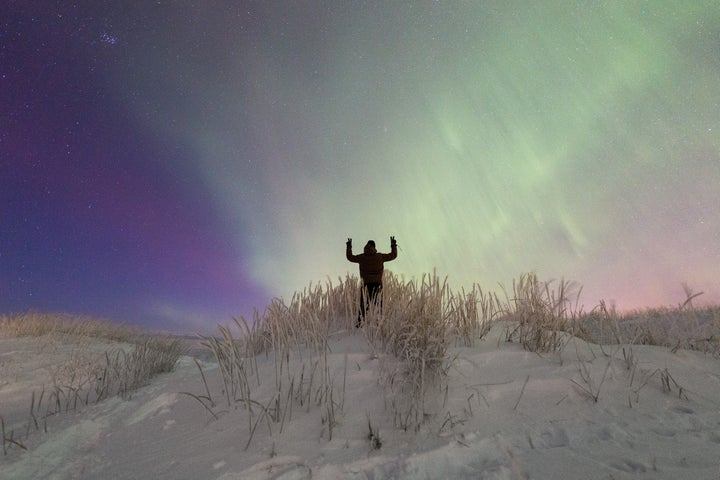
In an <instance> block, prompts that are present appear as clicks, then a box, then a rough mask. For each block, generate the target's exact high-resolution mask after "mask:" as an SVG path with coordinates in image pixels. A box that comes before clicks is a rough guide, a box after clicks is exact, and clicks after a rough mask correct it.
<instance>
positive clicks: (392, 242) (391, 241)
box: [390, 236, 397, 247]
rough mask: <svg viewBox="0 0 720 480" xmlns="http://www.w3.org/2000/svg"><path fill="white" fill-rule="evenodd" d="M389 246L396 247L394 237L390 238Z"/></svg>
mask: <svg viewBox="0 0 720 480" xmlns="http://www.w3.org/2000/svg"><path fill="white" fill-rule="evenodd" d="M390 246H391V247H396V246H397V242H396V241H395V236H392V237H390Z"/></svg>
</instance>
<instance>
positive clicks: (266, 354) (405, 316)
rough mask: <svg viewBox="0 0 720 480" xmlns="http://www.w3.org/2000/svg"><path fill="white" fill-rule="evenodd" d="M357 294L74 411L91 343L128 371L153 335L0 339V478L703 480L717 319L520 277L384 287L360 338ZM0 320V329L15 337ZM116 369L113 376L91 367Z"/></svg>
mask: <svg viewBox="0 0 720 480" xmlns="http://www.w3.org/2000/svg"><path fill="white" fill-rule="evenodd" d="M359 288H360V287H359V282H358V280H357V279H356V278H354V277H347V278H345V279H340V280H338V281H337V282H330V281H328V282H326V283H324V284H315V285H311V286H309V287H308V288H306V289H304V290H303V291H302V292H299V293H297V294H296V295H295V296H293V298H292V299H291V300H290V302H289V303H285V302H283V301H281V300H279V299H277V300H274V301H273V302H272V303H271V304H270V305H269V306H268V308H267V309H266V310H265V311H264V312H262V313H256V314H255V315H254V316H253V318H250V319H245V318H237V319H232V321H231V323H230V324H229V325H221V326H218V333H217V334H216V335H213V336H207V337H204V338H200V339H199V340H198V341H199V342H200V343H202V346H203V348H202V352H201V353H202V354H200V355H198V356H197V357H195V358H191V357H180V358H179V360H177V359H176V360H174V361H173V362H171V364H172V365H173V366H174V365H177V368H176V369H175V370H174V371H173V372H172V373H171V374H169V375H165V376H162V377H154V378H153V379H152V380H150V379H146V380H145V381H144V382H141V383H140V384H138V385H137V386H140V385H141V384H143V383H144V384H147V385H148V386H147V387H145V388H142V387H141V388H137V389H133V390H132V394H123V393H116V394H114V396H111V395H107V396H105V397H103V398H99V397H94V396H93V393H91V394H90V396H89V397H87V398H88V399H87V400H86V399H85V397H83V395H81V394H78V393H75V392H76V391H77V388H78V387H77V385H78V383H72V382H74V381H76V380H75V379H77V381H78V382H79V383H80V384H81V385H91V384H92V382H93V381H94V380H92V379H91V378H90V377H92V376H96V377H97V378H103V377H105V376H106V375H107V374H106V373H104V372H105V368H104V366H105V365H109V364H110V363H112V362H113V361H114V360H113V359H114V358H115V357H114V356H113V355H111V354H108V353H107V352H108V350H110V351H117V350H114V349H122V350H123V351H124V352H127V353H123V354H119V355H118V359H119V360H121V362H120V363H121V364H122V365H127V364H128V363H132V362H133V360H131V358H130V357H131V355H132V352H135V351H138V352H139V351H143V347H142V344H140V346H137V345H138V343H137V342H136V340H134V339H137V338H143V339H144V340H147V341H148V342H150V341H154V340H158V338H157V337H155V336H152V335H147V334H145V335H140V336H139V337H134V336H132V335H130V336H127V337H123V340H121V343H118V342H117V341H113V342H112V343H108V341H107V340H104V339H102V340H101V339H98V338H97V337H89V336H87V335H76V334H75V333H68V331H71V332H77V328H76V327H74V326H67V325H66V326H65V327H62V328H61V327H58V326H57V325H55V326H54V327H53V328H52V329H49V330H47V331H45V333H43V334H40V335H38V336H32V337H30V336H24V337H17V336H14V337H9V336H7V335H5V334H3V333H0V367H3V368H2V369H0V373H1V375H0V410H2V411H0V413H3V412H8V414H7V415H4V417H3V419H2V420H3V421H2V422H1V423H2V424H3V425H0V427H3V428H4V432H3V445H4V449H5V450H6V452H7V455H6V456H5V457H0V461H3V458H4V460H5V462H7V468H4V469H3V473H4V474H6V475H7V476H8V478H44V477H49V476H52V477H53V478H59V479H65V478H135V477H149V476H152V477H157V478H211V479H218V480H232V479H236V478H250V479H270V478H298V479H335V478H353V479H355V478H376V479H384V480H389V479H396V478H402V479H410V478H428V479H435V478H461V479H466V478H467V479H470V478H508V479H510V478H512V479H515V478H630V477H632V478H661V479H670V478H681V477H683V478H684V477H688V478H715V475H717V472H720V470H718V468H720V465H718V464H717V461H716V455H714V454H713V452H714V451H715V450H716V449H717V445H718V444H720V429H718V425H720V417H719V416H718V415H719V414H718V412H719V411H720V410H719V409H718V402H717V398H718V395H720V383H719V382H720V364H718V358H717V357H718V355H717V342H716V341H715V340H716V339H717V336H718V320H717V318H718V316H717V312H718V311H719V309H717V308H713V307H703V308H694V307H693V305H692V299H690V301H688V302H685V303H684V304H683V305H679V306H678V307H676V308H669V307H668V308H659V309H654V310H647V311H643V312H631V313H630V314H625V315H622V314H620V313H618V312H614V311H612V309H607V308H605V307H604V305H600V306H598V307H596V308H593V309H591V310H590V311H589V312H584V311H582V309H581V308H580V307H579V305H580V302H579V296H580V288H579V287H578V286H576V285H575V284H573V283H571V282H565V281H554V282H544V281H541V280H539V279H538V278H537V277H536V276H535V275H533V274H526V275H521V276H520V277H519V278H518V279H517V280H516V281H515V282H513V284H512V286H511V287H509V288H502V287H500V288H499V291H500V294H499V295H498V294H495V293H493V292H488V291H486V290H482V289H481V288H480V287H479V286H474V287H473V288H472V289H470V290H469V291H468V290H459V291H453V290H452V289H451V288H450V286H449V284H448V282H447V281H446V280H444V279H441V278H438V277H437V276H436V275H426V276H425V277H423V278H421V279H418V280H411V281H406V280H403V279H401V278H399V277H396V276H392V275H388V276H387V277H386V279H385V289H384V294H383V304H382V308H380V306H379V305H378V306H375V307H373V308H371V309H370V311H369V312H368V315H367V317H366V319H365V322H364V324H363V326H362V327H361V328H359V329H357V328H355V321H356V318H357V310H358V307H359V305H358V300H359V293H360V290H359ZM689 298H690V296H689ZM693 298H695V297H693ZM2 322H3V325H4V330H3V329H0V332H7V331H10V330H11V327H12V329H14V330H15V331H16V332H17V331H18V330H17V329H18V328H19V327H18V326H17V325H11V322H8V318H6V317H4V318H3V319H2ZM71 323H72V322H71ZM660 325H662V328H661V327H660ZM85 328H87V329H92V328H99V327H97V326H94V327H85ZM103 328H104V327H103ZM31 330H41V327H35V328H33V329H31ZM101 330H102V329H101ZM48 332H50V333H48ZM661 334H662V335H661ZM101 336H102V335H101ZM105 338H107V337H105ZM161 340H162V341H168V339H161ZM147 350H148V351H157V350H158V349H157V348H156V347H154V346H150V345H148V347H147ZM136 363H137V364H142V365H153V364H156V362H155V361H154V360H151V359H149V358H148V357H142V358H140V359H138V361H137V362H136ZM89 365H95V366H98V365H100V366H103V370H102V372H103V373H100V374H98V372H99V370H93V369H92V368H90V369H89V370H88V366H89ZM60 366H62V368H60ZM170 368H171V367H170ZM115 369H117V370H120V371H122V370H123V369H124V367H121V366H118V367H109V368H108V369H107V370H115ZM88 371H89V372H93V373H91V375H90V376H88V375H85V373H83V372H88ZM82 379H85V380H82ZM38 380H40V383H38ZM120 383H122V382H119V383H115V385H118V384H120ZM125 384H126V385H131V384H132V382H131V381H126V382H125ZM35 385H46V387H45V389H44V390H43V389H42V388H39V387H35ZM48 385H50V386H51V387H48ZM54 385H65V386H66V387H65V388H64V389H63V392H64V393H62V394H54V393H53V392H54V390H53V388H54ZM70 385H75V386H74V387H73V388H74V389H75V390H73V388H67V386H70ZM83 388H84V387H83ZM110 390H112V389H111V388H109V387H108V392H110ZM83 391H84V392H86V394H87V390H83ZM33 392H34V394H33ZM116 392H117V390H116ZM58 399H59V405H60V408H59V409H58V410H57V411H56V412H53V413H51V414H48V410H47V406H48V405H51V404H52V405H55V406H56V407H57V406H58ZM101 400H102V401H101ZM76 402H77V405H79V406H78V407H77V408H75V403H76ZM60 412H62V413H63V415H58V414H57V413H60ZM46 429H47V433H46V431H45V430H46ZM24 448H27V451H24V450H23V449H24Z"/></svg>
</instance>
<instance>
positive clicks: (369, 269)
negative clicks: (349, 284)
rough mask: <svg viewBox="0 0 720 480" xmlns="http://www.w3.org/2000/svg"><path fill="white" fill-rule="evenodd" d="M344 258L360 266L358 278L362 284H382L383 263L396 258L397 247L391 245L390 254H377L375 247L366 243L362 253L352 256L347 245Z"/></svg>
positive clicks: (350, 249) (350, 248)
mask: <svg viewBox="0 0 720 480" xmlns="http://www.w3.org/2000/svg"><path fill="white" fill-rule="evenodd" d="M345 256H346V257H347V259H348V260H350V261H351V262H353V263H359V264H360V278H362V281H363V283H382V275H383V263H385V262H389V261H391V260H395V258H397V246H396V245H392V247H391V252H390V253H378V251H377V250H376V249H375V247H373V246H372V245H370V244H369V243H368V244H367V245H365V249H364V251H363V253H361V254H360V255H353V253H352V247H351V246H350V245H348V246H347V249H346V252H345Z"/></svg>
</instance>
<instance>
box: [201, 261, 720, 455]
mask: <svg viewBox="0 0 720 480" xmlns="http://www.w3.org/2000/svg"><path fill="white" fill-rule="evenodd" d="M500 291H501V292H502V293H501V295H498V294H496V293H494V292H486V291H484V290H482V289H481V288H480V287H479V286H478V285H474V286H473V287H472V289H470V291H465V290H460V291H458V292H454V291H452V290H451V288H450V286H449V285H448V283H447V280H446V279H441V278H439V277H438V276H437V275H435V274H432V275H425V276H423V277H422V278H421V279H419V280H411V281H405V280H402V279H401V278H399V277H397V276H394V275H392V274H386V278H385V282H384V289H383V294H382V302H381V303H380V302H378V303H376V304H374V305H371V306H370V309H369V311H368V312H367V314H366V317H365V320H364V322H363V324H362V328H360V329H358V331H357V335H362V336H363V337H364V338H365V341H366V345H367V351H368V355H369V356H370V358H374V359H381V362H380V364H381V368H379V369H378V370H377V375H378V378H377V381H378V383H379V384H380V385H381V386H382V388H383V396H384V399H385V403H386V405H387V408H388V409H389V410H390V411H391V412H392V418H393V426H394V427H395V428H399V429H401V430H405V431H407V430H411V431H419V430H420V429H421V427H422V425H423V423H424V422H425V421H427V420H428V419H429V418H431V417H432V416H433V411H435V410H437V408H436V407H437V403H438V401H439V400H438V399H439V398H441V397H442V395H443V392H447V388H448V386H447V375H448V371H449V370H450V369H451V368H453V366H454V362H455V360H456V357H455V356H453V355H452V354H449V347H451V346H465V347H473V346H474V345H476V344H477V342H479V341H481V340H482V339H483V338H484V337H485V336H486V335H487V333H488V332H489V331H490V329H491V328H492V326H493V325H499V326H501V328H502V331H503V332H504V333H503V336H502V337H501V339H502V340H503V341H505V342H508V343H518V344H520V345H522V347H523V349H524V350H527V351H529V352H534V353H538V354H549V353H558V354H562V353H563V352H564V351H566V349H567V348H568V345H569V344H570V343H571V342H572V341H573V340H574V339H581V340H583V341H588V342H592V343H598V344H601V345H602V344H610V343H612V344H626V345H627V347H626V348H625V349H623V350H619V349H615V350H613V353H612V354H611V355H610V354H609V355H608V358H611V359H612V360H615V359H616V358H619V355H621V354H622V355H624V356H625V358H624V361H625V362H626V363H628V364H630V363H632V361H633V359H632V358H629V356H631V355H632V345H635V344H643V345H660V346H667V347H672V348H673V349H678V348H691V349H697V350H702V351H705V352H708V353H715V354H716V353H717V351H718V350H717V338H718V333H717V332H718V331H720V328H719V327H720V323H718V320H717V316H714V317H712V320H707V319H705V320H702V321H701V320H699V318H701V317H702V318H705V317H708V316H711V315H710V314H711V313H713V312H717V311H718V309H717V308H716V309H712V308H708V309H703V310H695V309H692V302H691V301H690V300H689V301H688V302H686V304H684V305H683V306H681V307H679V308H678V309H658V310H653V311H648V313H644V314H643V315H644V316H643V315H639V314H638V313H632V314H629V315H625V316H622V315H619V314H617V313H616V312H608V310H607V309H605V308H604V307H603V305H600V306H599V307H598V308H595V309H593V310H592V311H590V312H583V310H582V308H581V307H580V294H581V291H582V289H581V287H580V286H579V285H577V284H575V283H573V282H568V281H565V280H560V281H558V282H554V281H541V280H540V279H538V277H537V276H536V275H535V274H523V275H521V276H520V277H519V278H518V279H517V280H516V281H513V283H512V288H511V289H506V288H504V287H502V286H501V287H500ZM359 294H360V283H359V281H358V279H357V278H355V277H349V276H348V277H346V278H345V279H339V281H338V282H337V283H332V282H329V281H328V282H327V283H326V284H324V285H323V284H316V285H314V286H313V285H311V286H310V287H308V288H306V289H305V290H303V291H302V292H299V293H297V294H296V295H294V296H293V298H292V299H291V301H290V303H289V304H285V303H284V302H283V301H282V300H279V299H276V300H274V301H273V302H272V303H271V305H270V306H269V307H268V308H267V309H266V310H265V312H264V313H263V314H262V315H260V314H259V313H256V314H255V316H254V318H253V319H252V321H248V320H246V319H244V318H240V319H234V321H233V325H232V326H219V331H220V335H218V336H214V337H207V338H205V339H204V341H203V345H204V346H205V347H206V348H207V349H209V350H210V351H211V352H212V354H213V357H214V359H215V360H216V362H217V364H218V365H219V370H220V372H221V375H222V380H223V387H222V389H221V390H222V395H220V394H218V393H215V394H213V393H212V392H211V391H210V389H209V388H208V387H207V383H205V388H206V390H205V392H204V394H202V395H200V394H190V393H189V392H188V393H187V394H188V395H191V396H193V397H194V398H195V399H196V400H197V401H198V402H200V403H202V405H203V407H204V408H205V409H206V410H207V411H208V412H210V413H211V414H212V415H213V417H215V418H217V416H218V415H217V411H218V409H219V408H220V407H219V404H220V402H219V401H218V398H219V397H220V396H222V397H223V408H231V409H237V408H239V407H242V409H244V411H246V412H247V429H248V433H249V438H248V443H247V444H246V445H245V448H248V447H249V445H250V443H251V440H252V438H253V436H254V433H255V431H256V429H257V428H258V425H259V424H262V423H263V422H265V423H266V424H267V427H268V430H270V431H272V424H279V429H280V430H282V429H283V426H284V422H285V421H286V419H287V418H288V416H291V415H292V411H293V408H297V407H298V406H299V407H301V408H305V409H308V410H309V409H310V407H311V406H314V407H317V408H319V409H320V410H322V411H323V412H324V420H323V424H324V425H326V427H325V428H326V429H327V436H328V437H329V438H331V437H332V429H333V426H334V425H335V423H336V422H335V417H336V416H337V415H338V414H342V413H343V408H344V398H345V394H346V392H345V384H346V379H347V369H348V365H347V361H345V363H344V365H343V371H342V378H335V377H333V375H332V374H331V372H330V367H329V365H328V355H329V354H331V353H332V352H331V350H330V338H331V336H332V335H333V334H334V333H336V332H339V331H348V332H352V331H354V330H355V321H356V318H357V311H358V308H359V296H360V295H359ZM689 298H690V297H689ZM501 299H502V300H501ZM650 312H651V313H650ZM713 315H714V313H713ZM654 317H658V318H654ZM631 325H632V326H633V328H630V326H631ZM628 331H629V332H630V334H628ZM233 332H234V333H233ZM660 333H662V335H660ZM700 345H702V347H703V348H697V347H698V346H700ZM259 354H264V355H265V357H266V358H268V357H270V356H271V357H272V359H273V361H274V364H275V368H274V375H272V379H269V378H268V377H267V375H265V376H264V375H261V373H260V371H259V369H258V367H257V361H258V360H257V359H258V355H259ZM576 356H577V358H578V360H579V359H580V358H581V357H582V355H581V354H580V353H577V352H576ZM580 365H581V366H580V367H579V369H578V372H579V374H580V379H579V380H578V381H575V384H576V386H578V387H580V388H581V390H582V391H583V393H584V394H586V395H587V396H588V397H589V398H592V399H594V400H595V401H597V400H598V397H599V391H600V389H601V386H602V383H603V382H604V380H605V378H604V377H605V376H606V375H607V370H606V371H605V372H604V375H603V376H602V377H601V378H600V379H597V378H596V379H593V378H591V375H590V373H589V371H588V370H587V368H585V364H584V363H583V362H581V363H580ZM198 367H199V364H198ZM629 368H630V367H629ZM269 381H272V384H273V388H272V389H271V393H270V394H269V396H268V395H267V394H264V395H262V394H260V392H262V391H264V389H265V385H264V384H266V383H267V382H269Z"/></svg>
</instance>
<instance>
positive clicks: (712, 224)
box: [0, 0, 720, 331]
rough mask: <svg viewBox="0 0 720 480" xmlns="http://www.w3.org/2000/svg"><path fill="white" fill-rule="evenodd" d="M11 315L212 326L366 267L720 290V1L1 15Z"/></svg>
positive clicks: (0, 306) (317, 4)
mask: <svg viewBox="0 0 720 480" xmlns="http://www.w3.org/2000/svg"><path fill="white" fill-rule="evenodd" d="M0 32H1V33H0V202H1V203H0V221H1V222H2V229H1V230H0V313H6V312H16V311H24V310H27V309H38V310H50V311H68V312H74V313H82V314H91V315H99V316H105V317H109V318H112V319H114V320H117V321H125V322H128V323H135V324H143V325H147V326H149V327H152V328H163V329H169V330H175V331H195V330H198V329H200V330H202V329H206V328H208V325H210V326H212V325H214V324H215V323H217V322H225V321H227V320H228V319H229V317H230V316H231V315H236V316H237V315H249V314H250V312H251V311H252V309H253V308H257V309H259V310H262V309H263V308H264V307H265V305H266V304H267V302H268V301H269V299H270V298H272V297H273V296H282V297H284V298H286V299H289V297H290V296H291V295H292V293H293V292H294V291H297V290H302V289H303V288H304V287H306V286H307V285H308V284H309V283H310V282H317V281H323V280H325V279H327V278H328V277H329V278H331V279H333V280H335V279H337V277H338V276H344V275H345V274H346V273H347V272H350V273H352V274H357V272H356V266H355V265H353V264H350V263H348V262H347V261H346V260H345V255H344V248H345V240H346V239H347V238H348V237H352V238H353V240H354V246H355V250H356V252H357V251H359V249H361V248H362V245H364V243H365V242H366V241H367V240H368V239H370V238H372V239H374V240H375V241H376V242H377V245H378V249H379V250H380V251H389V237H390V235H395V237H396V238H397V240H398V244H399V246H400V252H399V256H398V258H397V260H395V261H394V262H393V263H392V264H388V265H387V267H388V269H390V270H392V271H393V272H395V273H397V274H400V275H404V276H405V277H407V278H412V277H419V276H421V275H422V274H423V273H424V272H430V271H432V270H433V268H436V269H437V272H438V273H439V274H441V275H443V276H445V275H447V276H448V279H449V282H450V284H451V286H453V287H454V288H459V287H461V286H463V285H469V284H471V283H473V282H475V283H479V284H480V285H481V286H483V288H486V289H490V290H493V289H496V287H497V283H498V282H503V283H505V284H508V283H509V282H510V281H511V279H512V278H514V277H517V276H518V275H519V274H520V273H521V272H528V271H535V272H537V273H538V275H539V276H540V277H541V278H542V279H552V278H560V277H564V278H566V279H570V280H574V281H577V282H579V283H580V284H582V285H583V286H584V290H583V295H582V297H581V298H582V303H584V304H585V306H586V308H592V306H594V305H595V304H597V303H598V301H599V300H601V299H604V300H606V301H608V302H610V303H614V304H616V305H617V307H618V308H620V309H630V308H641V307H650V306H660V305H676V304H677V303H679V302H681V301H682V300H683V299H684V294H683V290H682V287H681V283H683V282H685V283H686V284H687V285H689V286H690V287H691V288H693V290H694V291H703V292H705V294H704V295H702V296H701V297H700V299H702V300H705V301H712V302H719V301H720V208H719V206H720V88H718V85H720V4H718V3H717V1H715V0H698V1H694V2H684V1H679V0H678V1H670V0H658V1H597V2H593V1H584V0H583V1H561V0H557V1H541V2H533V3H532V5H529V4H528V2H524V1H499V0H498V1H482V0H477V1H460V0H458V1H417V2H415V1H366V2H359V1H345V0H338V1H327V2H323V1H297V2H272V1H270V2H268V1H229V0H223V1H216V2H210V1H192V2H191V1H153V2H129V4H127V5H122V6H120V5H119V3H118V2H109V1H90V0H88V1H84V2H55V1H33V2H24V1H10V2H9V4H6V6H4V7H2V9H0Z"/></svg>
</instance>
